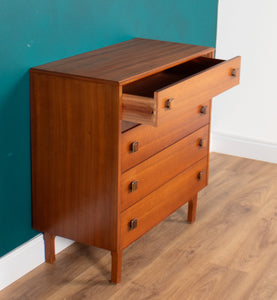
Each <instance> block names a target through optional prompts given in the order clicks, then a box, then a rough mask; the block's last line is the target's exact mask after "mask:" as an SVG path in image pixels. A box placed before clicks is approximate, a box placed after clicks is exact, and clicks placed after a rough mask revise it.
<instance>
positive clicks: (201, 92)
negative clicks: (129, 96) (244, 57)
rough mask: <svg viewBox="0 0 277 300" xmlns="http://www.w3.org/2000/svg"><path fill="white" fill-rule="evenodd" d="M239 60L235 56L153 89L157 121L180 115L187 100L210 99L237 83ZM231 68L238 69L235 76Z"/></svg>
mask: <svg viewBox="0 0 277 300" xmlns="http://www.w3.org/2000/svg"><path fill="white" fill-rule="evenodd" d="M203 59H204V58H203ZM205 60H208V61H209V60H212V61H213V59H212V58H205ZM240 61H241V58H240V57H236V58H233V59H230V60H228V61H224V62H221V63H219V64H217V65H215V66H212V67H210V68H209V69H207V70H205V71H202V72H200V73H197V74H196V75H194V76H191V77H188V78H187V79H184V80H183V81H179V82H177V83H176V84H172V85H171V86H166V87H164V88H162V89H160V90H158V91H155V92H154V99H157V103H158V112H157V114H158V116H159V117H158V122H161V123H162V122H167V121H168V120H169V119H170V118H177V117H178V116H180V115H182V114H183V113H184V111H186V110H187V108H186V107H187V104H188V102H192V103H199V101H200V100H201V99H211V98H212V97H215V96H217V95H218V94H220V93H222V92H224V91H226V90H228V89H230V88H232V87H234V86H236V85H238V84H239V81H240V73H239V69H240ZM178 67H179V66H178ZM233 69H238V72H237V75H236V76H232V70H233ZM170 98H173V99H174V101H173V102H172V108H171V109H170V110H167V109H165V107H166V101H167V100H168V99H170Z"/></svg>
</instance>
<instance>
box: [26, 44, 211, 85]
mask: <svg viewBox="0 0 277 300" xmlns="http://www.w3.org/2000/svg"><path fill="white" fill-rule="evenodd" d="M213 50H214V49H213V48H210V47H204V46H196V45H189V44H180V43H172V42H164V41H156V40H149V39H141V38H135V39H132V40H129V41H126V42H122V43H119V44H115V45H112V46H109V47H105V48H101V49H97V50H94V51H90V52H86V53H83V54H79V55H75V56H72V57H69V58H65V59H61V60H58V61H55V62H51V63H48V64H44V65H41V66H38V67H35V68H33V69H32V70H43V71H50V72H56V73H63V74H66V75H73V76H81V77H87V78H92V79H100V80H108V81H115V82H119V83H120V84H123V83H126V82H130V81H133V80H137V79H139V78H142V77H143V76H145V75H150V74H152V73H155V72H157V71H160V70H163V69H166V68H168V67H171V66H174V65H177V64H179V63H182V62H185V61H188V60H190V59H192V58H194V57H197V56H200V55H204V54H206V53H209V52H211V51H213Z"/></svg>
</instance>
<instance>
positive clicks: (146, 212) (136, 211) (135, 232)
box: [120, 157, 208, 249]
mask: <svg viewBox="0 0 277 300" xmlns="http://www.w3.org/2000/svg"><path fill="white" fill-rule="evenodd" d="M207 163H208V157H205V158H203V159H201V160H200V161H199V162H197V163H195V164H194V165H193V166H191V167H190V168H188V169H186V170H185V171H184V172H182V173H181V174H179V175H178V176H176V177H174V178H173V179H172V180H170V181H168V182H167V183H166V184H164V185H163V186H162V187H160V188H159V189H157V190H155V191H154V192H152V193H151V194H149V195H148V196H146V197H145V198H143V199H142V200H140V201H139V202H137V203H136V204H134V205H133V206H131V207H129V208H128V209H126V210H125V211H123V212H122V213H121V216H120V226H121V248H122V249H124V248H126V247H127V246H128V245H129V244H130V243H132V242H133V241H135V240H136V239H138V238H139V237H140V236H142V235H143V234H144V233H145V232H147V231H148V230H150V229H151V228H153V227H154V226H155V225H157V224H158V223H159V222H161V221H162V220H163V219H164V218H166V217H167V216H169V215H170V214H171V213H172V212H174V211H175V210H177V209H178V208H179V207H181V206H182V205H183V204H185V203H186V202H188V201H189V200H190V199H191V198H192V197H193V196H194V195H195V194H196V193H197V192H198V191H200V190H201V189H202V188H204V187H205V186H206V185H207V171H208V170H207ZM200 172H204V173H201V174H202V176H200V177H199V173H200ZM199 178H201V179H199ZM184 220H185V216H184ZM132 227H133V228H132Z"/></svg>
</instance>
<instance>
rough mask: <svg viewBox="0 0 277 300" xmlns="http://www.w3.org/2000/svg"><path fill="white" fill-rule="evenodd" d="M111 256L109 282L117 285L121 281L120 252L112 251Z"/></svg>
mask: <svg viewBox="0 0 277 300" xmlns="http://www.w3.org/2000/svg"><path fill="white" fill-rule="evenodd" d="M111 255H112V271H111V282H112V283H119V282H120V280H121V266H122V251H112V252H111Z"/></svg>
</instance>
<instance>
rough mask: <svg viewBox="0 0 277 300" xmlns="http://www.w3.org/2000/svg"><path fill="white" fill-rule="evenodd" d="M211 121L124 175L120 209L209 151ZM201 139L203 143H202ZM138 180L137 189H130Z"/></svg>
mask: <svg viewBox="0 0 277 300" xmlns="http://www.w3.org/2000/svg"><path fill="white" fill-rule="evenodd" d="M208 132H209V125H206V126H204V127H202V128H200V129H199V130H197V131H195V132H194V133H192V134H191V135H189V136H187V137H185V138H184V139H182V140H180V141H179V142H177V143H175V144H173V145H171V146H169V147H167V148H166V149H164V150H163V151H161V152H159V153H158V154H156V155H154V156H152V157H150V158H149V159H147V160H145V161H143V162H142V163H140V164H139V165H137V166H135V167H134V168H131V169H129V170H128V171H126V172H125V173H123V174H122V175H121V179H120V180H121V188H120V191H121V197H120V201H121V205H120V206H121V210H125V209H126V208H128V207H129V206H131V205H132V204H134V203H135V202H137V201H138V200H140V199H142V198H143V197H145V196H146V195H147V194H149V193H151V192H152V191H154V190H155V189H157V188H158V187H160V186H161V185H162V184H164V183H165V182H167V181H168V180H170V179H171V178H173V177H174V176H176V175H177V174H179V173H181V172H182V171H184V170H185V169H186V168H188V167H189V166H191V165H192V164H194V163H195V162H197V161H199V160H200V159H201V158H203V157H205V156H207V155H208V151H209V149H208V140H209V136H208ZM200 141H202V147H200V146H199V144H200ZM134 181H137V182H138V188H137V190H136V191H134V192H131V191H130V184H131V182H134Z"/></svg>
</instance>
